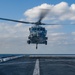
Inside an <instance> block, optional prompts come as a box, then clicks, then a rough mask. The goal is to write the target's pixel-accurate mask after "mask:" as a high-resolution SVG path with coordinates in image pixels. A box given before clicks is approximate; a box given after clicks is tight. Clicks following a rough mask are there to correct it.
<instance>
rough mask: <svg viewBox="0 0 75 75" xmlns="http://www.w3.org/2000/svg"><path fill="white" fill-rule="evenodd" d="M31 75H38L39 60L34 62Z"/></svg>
mask: <svg viewBox="0 0 75 75" xmlns="http://www.w3.org/2000/svg"><path fill="white" fill-rule="evenodd" d="M33 75H40V68H39V59H37V60H36V63H35V68H34V71H33Z"/></svg>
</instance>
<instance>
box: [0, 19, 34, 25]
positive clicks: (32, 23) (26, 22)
mask: <svg viewBox="0 0 75 75" xmlns="http://www.w3.org/2000/svg"><path fill="white" fill-rule="evenodd" d="M0 20H6V21H12V22H19V23H26V24H35V23H34V22H25V21H18V20H13V19H7V18H0Z"/></svg>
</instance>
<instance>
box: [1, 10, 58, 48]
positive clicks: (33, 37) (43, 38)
mask: <svg viewBox="0 0 75 75" xmlns="http://www.w3.org/2000/svg"><path fill="white" fill-rule="evenodd" d="M48 13H49V9H42V11H41V12H40V14H39V20H38V21H37V22H26V21H19V20H13V19H7V18H0V20H6V21H12V22H18V23H24V24H33V25H34V26H32V27H31V28H29V31H30V34H29V36H28V40H27V43H28V44H36V49H37V48H38V44H45V45H47V40H48V37H47V30H46V29H45V27H42V25H57V24H46V23H42V22H41V21H42V20H43V18H45V16H46V15H47V14H48Z"/></svg>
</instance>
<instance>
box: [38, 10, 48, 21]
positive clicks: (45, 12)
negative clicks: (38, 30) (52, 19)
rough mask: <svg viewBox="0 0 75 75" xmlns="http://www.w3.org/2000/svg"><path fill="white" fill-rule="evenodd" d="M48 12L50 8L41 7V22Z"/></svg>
mask: <svg viewBox="0 0 75 75" xmlns="http://www.w3.org/2000/svg"><path fill="white" fill-rule="evenodd" d="M48 12H49V9H41V12H40V15H39V20H38V22H41V20H42V19H43V18H44V17H45V16H46V15H47V14H48Z"/></svg>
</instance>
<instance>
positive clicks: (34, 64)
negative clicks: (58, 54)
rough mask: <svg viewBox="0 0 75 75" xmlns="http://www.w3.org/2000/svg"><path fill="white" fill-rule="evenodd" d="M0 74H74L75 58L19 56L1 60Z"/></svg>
mask: <svg viewBox="0 0 75 75" xmlns="http://www.w3.org/2000/svg"><path fill="white" fill-rule="evenodd" d="M0 75H75V58H72V59H71V58H70V59H69V58H68V59H65V58H62V59H61V58H60V59H59V58H44V57H42V58H36V57H35V58H34V57H29V58H27V57H20V58H16V59H13V60H9V61H6V62H1V63H0Z"/></svg>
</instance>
